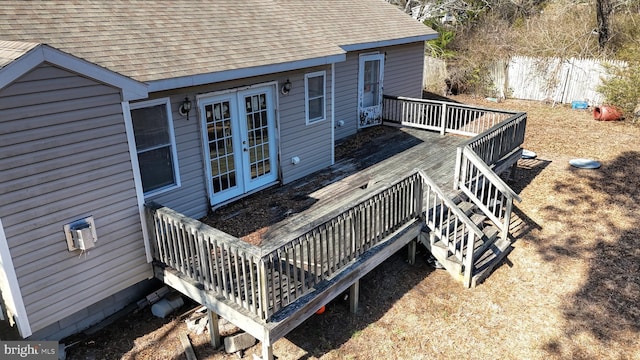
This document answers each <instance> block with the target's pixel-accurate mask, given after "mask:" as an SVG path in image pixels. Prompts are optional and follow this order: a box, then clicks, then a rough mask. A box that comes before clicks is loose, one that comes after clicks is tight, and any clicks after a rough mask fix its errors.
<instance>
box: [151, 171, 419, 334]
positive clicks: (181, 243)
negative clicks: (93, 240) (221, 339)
mask: <svg viewBox="0 0 640 360" xmlns="http://www.w3.org/2000/svg"><path fill="white" fill-rule="evenodd" d="M145 207H146V212H147V221H148V223H149V226H148V228H149V231H151V232H152V234H151V235H152V236H151V237H152V238H153V239H154V240H155V241H154V245H155V254H154V258H155V259H156V260H157V261H159V262H161V263H162V264H164V265H167V266H170V267H172V268H173V269H175V270H177V271H178V272H179V273H180V274H182V275H183V276H185V277H187V278H190V279H191V280H193V281H196V282H198V283H200V284H202V285H203V286H204V289H206V290H211V291H215V292H216V293H217V294H218V295H220V296H222V297H223V298H225V299H226V300H229V301H232V302H234V303H236V304H237V305H238V306H240V307H242V308H244V309H245V310H248V311H250V312H251V313H253V314H255V315H256V316H258V317H260V318H262V319H263V320H265V321H268V320H269V319H270V317H271V316H272V315H273V314H275V313H276V312H278V311H279V310H281V309H283V308H284V307H286V306H288V305H289V304H291V303H292V302H294V301H295V300H297V299H298V298H300V297H302V296H304V295H306V294H309V293H310V292H313V291H314V289H315V286H316V285H317V284H319V283H321V282H323V281H327V280H328V279H330V278H331V277H332V276H333V275H335V274H337V273H338V272H340V271H342V270H343V269H344V268H346V267H347V266H348V265H349V264H351V263H352V262H353V261H356V260H357V259H358V258H360V257H361V256H364V254H365V253H367V252H368V250H369V249H371V248H373V247H376V246H378V245H380V244H382V243H384V242H385V241H387V240H388V238H389V236H390V235H392V234H393V233H395V232H396V231H399V230H401V229H402V228H403V227H404V226H406V225H407V224H409V223H412V222H415V220H416V219H418V218H419V217H420V214H421V213H422V181H421V180H420V178H419V176H418V174H416V173H412V174H410V175H407V176H406V177H404V178H403V179H401V180H399V181H396V182H394V183H392V184H390V185H388V186H385V187H383V188H381V189H379V190H378V191H376V192H375V193H373V194H371V195H368V196H367V198H365V199H361V200H360V201H359V202H357V203H355V204H353V203H352V205H350V206H348V207H345V208H341V209H337V210H336V211H334V212H332V213H331V214H329V215H327V216H331V217H330V218H328V219H327V217H326V216H325V217H323V218H322V219H320V221H316V222H314V223H315V225H311V226H310V227H309V228H307V229H306V230H302V231H301V232H292V233H291V236H295V237H294V238H291V237H289V239H290V240H285V241H284V242H279V243H278V245H277V246H275V247H274V246H270V247H269V245H267V247H258V246H255V245H251V244H248V243H246V242H244V241H242V240H241V239H239V238H236V237H233V236H231V235H229V234H226V233H224V232H222V231H220V230H217V229H214V228H212V227H210V226H208V225H206V224H203V223H201V222H199V221H198V220H195V219H191V218H189V217H187V216H184V215H182V214H180V213H178V212H176V211H174V210H172V209H169V208H166V207H163V206H161V205H158V204H155V203H150V204H146V205H145Z"/></svg>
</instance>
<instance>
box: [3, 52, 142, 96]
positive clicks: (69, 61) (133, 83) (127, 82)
mask: <svg viewBox="0 0 640 360" xmlns="http://www.w3.org/2000/svg"><path fill="white" fill-rule="evenodd" d="M43 62H48V63H51V64H53V65H56V66H59V67H61V68H64V69H66V70H69V71H72V72H75V73H77V74H80V75H83V76H87V77H89V78H92V79H94V80H97V81H100V82H103V83H105V84H107V85H111V86H114V87H116V88H118V89H121V90H122V97H123V100H124V101H130V100H138V99H144V98H146V97H148V94H149V92H148V91H147V84H144V83H141V82H139V81H137V80H134V79H131V78H129V77H126V76H124V75H122V74H119V73H116V72H114V71H111V70H108V69H106V68H104V67H101V66H99V65H97V64H94V63H91V62H89V61H86V60H84V59H81V58H78V57H76V56H73V55H71V54H68V53H65V52H63V51H60V50H58V49H56V48H53V47H51V46H49V45H46V44H39V45H38V46H36V47H34V48H32V49H31V50H29V51H27V52H26V53H25V54H24V55H22V56H20V57H18V58H17V59H16V60H14V61H13V62H11V63H9V64H7V65H6V66H5V67H3V68H2V69H0V74H2V75H3V76H2V77H1V78H0V89H3V88H4V87H6V86H7V85H9V84H11V83H12V82H14V81H15V80H16V79H18V78H19V77H21V76H22V75H24V74H26V73H27V72H29V71H31V70H32V69H33V68H35V67H36V66H38V65H40V64H42V63H43Z"/></svg>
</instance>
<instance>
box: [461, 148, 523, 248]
mask: <svg viewBox="0 0 640 360" xmlns="http://www.w3.org/2000/svg"><path fill="white" fill-rule="evenodd" d="M463 153H464V156H463V160H462V179H466V180H463V181H460V183H459V184H458V187H459V188H460V189H461V190H462V191H463V192H464V193H465V194H466V195H467V197H468V198H469V199H470V200H471V201H472V202H473V203H474V204H475V205H476V206H477V207H478V209H480V210H481V211H482V213H483V214H484V215H485V216H487V217H488V218H489V219H490V220H491V221H492V222H493V223H494V224H495V225H496V226H497V227H498V228H499V229H500V232H501V236H502V238H503V239H506V238H507V236H508V234H509V225H510V223H511V211H512V208H513V200H514V199H515V200H517V201H518V202H520V201H522V199H521V198H520V196H518V194H516V193H515V192H514V191H513V190H512V189H511V188H510V187H509V186H508V185H507V184H506V183H505V182H504V181H503V180H502V179H501V178H500V177H499V176H498V175H497V174H496V173H495V172H493V171H492V170H491V169H490V168H489V167H488V166H487V165H486V164H485V162H484V161H482V159H480V157H479V156H478V155H477V154H476V153H475V152H474V151H473V150H471V149H470V148H468V147H465V148H464V150H463ZM485 180H486V181H485Z"/></svg>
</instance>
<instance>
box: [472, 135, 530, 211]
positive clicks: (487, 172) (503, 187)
mask: <svg viewBox="0 0 640 360" xmlns="http://www.w3.org/2000/svg"><path fill="white" fill-rule="evenodd" d="M463 153H464V155H465V156H466V157H467V158H468V159H469V161H471V162H472V163H473V164H474V165H475V166H476V167H478V169H479V170H480V171H482V175H483V176H485V177H486V178H487V179H488V180H489V181H491V183H493V184H494V185H495V186H496V187H498V188H499V190H500V191H501V192H503V193H506V194H508V195H510V196H511V197H512V198H514V199H515V200H518V202H522V198H521V197H520V195H518V194H516V192H515V191H513V189H511V187H510V186H509V185H507V183H506V182H504V180H502V178H500V176H498V175H497V174H496V173H495V172H493V171H491V169H490V168H489V167H488V166H487V165H486V163H485V162H484V161H482V159H481V158H480V157H479V156H478V154H476V153H475V152H474V151H473V150H471V149H470V148H468V147H465V148H464V149H463Z"/></svg>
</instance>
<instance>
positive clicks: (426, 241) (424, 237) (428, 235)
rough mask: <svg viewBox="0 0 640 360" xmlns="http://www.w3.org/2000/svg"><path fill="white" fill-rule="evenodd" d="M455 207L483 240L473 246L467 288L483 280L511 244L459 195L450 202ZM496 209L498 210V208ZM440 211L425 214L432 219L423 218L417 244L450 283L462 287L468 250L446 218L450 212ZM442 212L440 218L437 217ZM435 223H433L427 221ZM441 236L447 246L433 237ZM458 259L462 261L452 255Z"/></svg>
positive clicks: (477, 209) (440, 239)
mask: <svg viewBox="0 0 640 360" xmlns="http://www.w3.org/2000/svg"><path fill="white" fill-rule="evenodd" d="M453 200H454V203H455V204H456V206H457V207H458V208H459V209H460V210H461V211H462V212H463V213H464V214H465V215H466V216H467V217H468V218H469V219H470V220H471V221H472V222H473V224H475V226H477V228H478V229H479V230H480V231H481V232H482V234H483V236H482V238H480V239H479V240H477V241H476V242H475V243H474V250H473V258H474V259H475V260H474V262H473V269H472V270H471V274H472V277H471V282H470V284H468V286H470V287H475V286H476V285H477V284H479V283H480V282H482V281H483V280H484V279H486V278H487V277H488V276H489V275H490V273H491V272H492V271H493V269H494V268H495V267H496V266H497V265H498V264H499V263H500V261H501V260H502V259H503V258H504V257H505V256H506V255H507V254H508V252H509V251H510V250H511V244H512V241H511V240H510V237H509V236H508V234H501V233H500V230H499V228H498V227H496V226H495V225H494V224H493V222H491V221H490V220H489V219H488V217H487V216H486V215H484V214H483V213H482V211H480V209H479V208H478V207H477V206H476V205H475V204H473V203H472V202H470V201H468V200H467V199H466V198H465V197H464V196H463V195H458V196H457V197H455V198H454V199H453ZM498 206H500V205H499V204H498ZM443 210H444V208H443V207H434V208H432V209H430V210H428V211H430V212H436V214H435V215H436V216H429V215H433V214H429V215H428V216H426V219H428V220H427V223H426V224H425V227H424V229H423V231H422V232H421V235H420V236H419V241H420V242H421V243H422V244H423V245H424V246H425V247H426V248H427V250H429V251H430V252H431V255H432V256H433V257H434V258H435V259H436V260H437V261H438V262H439V263H440V264H441V265H442V266H443V267H444V268H445V269H446V270H447V271H448V272H449V273H450V274H451V275H452V276H453V278H454V279H456V280H458V281H460V282H463V283H464V273H465V268H464V263H465V262H466V261H465V260H466V256H467V255H466V254H467V253H468V249H467V248H466V246H464V245H462V244H463V241H462V240H463V237H464V236H465V235H464V234H463V232H462V231H460V229H458V228H457V224H459V223H458V222H456V221H452V220H450V219H449V217H448V216H447V213H448V214H451V213H450V212H447V211H443ZM440 212H442V214H440ZM429 219H436V220H429ZM436 234H442V235H441V236H442V237H443V238H448V239H449V240H450V241H449V245H447V244H446V242H445V241H443V238H441V237H439V236H436ZM456 252H457V253H459V254H461V255H462V261H460V260H459V257H458V256H455V254H454V253H456Z"/></svg>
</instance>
